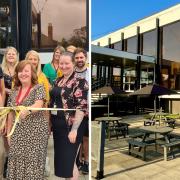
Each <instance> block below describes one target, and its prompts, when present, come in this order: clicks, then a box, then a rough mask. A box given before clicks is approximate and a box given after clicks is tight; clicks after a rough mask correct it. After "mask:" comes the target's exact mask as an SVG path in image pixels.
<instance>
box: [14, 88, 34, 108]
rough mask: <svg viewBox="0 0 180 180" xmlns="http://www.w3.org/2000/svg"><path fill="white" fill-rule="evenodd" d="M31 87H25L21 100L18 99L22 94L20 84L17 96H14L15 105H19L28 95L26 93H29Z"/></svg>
mask: <svg viewBox="0 0 180 180" xmlns="http://www.w3.org/2000/svg"><path fill="white" fill-rule="evenodd" d="M31 87H32V86H29V88H28V89H27V91H26V93H25V95H24V96H23V98H22V99H21V101H20V100H19V99H20V97H21V94H22V86H21V88H20V90H19V93H18V96H17V98H16V105H17V106H19V105H20V104H21V103H22V102H23V101H24V99H25V98H26V97H27V96H28V94H29V92H30V90H31Z"/></svg>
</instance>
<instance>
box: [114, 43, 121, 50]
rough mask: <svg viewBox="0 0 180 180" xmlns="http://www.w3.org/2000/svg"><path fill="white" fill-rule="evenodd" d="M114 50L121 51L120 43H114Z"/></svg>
mask: <svg viewBox="0 0 180 180" xmlns="http://www.w3.org/2000/svg"><path fill="white" fill-rule="evenodd" d="M114 49H116V50H119V51H121V50H122V42H121V41H119V42H116V43H114Z"/></svg>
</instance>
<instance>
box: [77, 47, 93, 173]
mask: <svg viewBox="0 0 180 180" xmlns="http://www.w3.org/2000/svg"><path fill="white" fill-rule="evenodd" d="M74 61H75V72H76V73H77V74H78V75H79V76H80V77H82V78H85V79H86V81H87V82H89V69H88V67H87V65H86V61H87V52H86V51H85V50H84V49H81V48H77V49H76V50H75V52H74ZM84 121H85V129H84V136H83V142H82V146H81V150H80V155H79V161H80V163H79V170H81V171H82V173H84V174H88V173H89V119H88V116H87V117H85V119H84ZM82 153H83V154H84V161H83V160H82Z"/></svg>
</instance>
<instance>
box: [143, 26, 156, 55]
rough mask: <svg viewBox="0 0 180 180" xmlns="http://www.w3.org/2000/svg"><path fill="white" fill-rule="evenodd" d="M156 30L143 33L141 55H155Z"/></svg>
mask: <svg viewBox="0 0 180 180" xmlns="http://www.w3.org/2000/svg"><path fill="white" fill-rule="evenodd" d="M156 40H157V34H156V31H155V30H153V31H150V32H146V33H144V34H143V55H148V56H156Z"/></svg>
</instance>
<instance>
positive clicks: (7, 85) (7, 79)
mask: <svg viewBox="0 0 180 180" xmlns="http://www.w3.org/2000/svg"><path fill="white" fill-rule="evenodd" d="M3 76H4V85H5V88H7V89H11V87H12V80H13V78H12V77H11V76H10V75H8V74H5V73H4V74H3ZM8 97H9V95H8V94H6V99H5V106H6V105H7V100H8Z"/></svg>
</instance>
